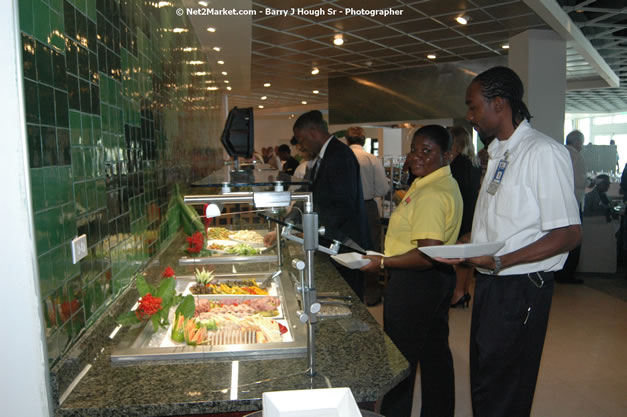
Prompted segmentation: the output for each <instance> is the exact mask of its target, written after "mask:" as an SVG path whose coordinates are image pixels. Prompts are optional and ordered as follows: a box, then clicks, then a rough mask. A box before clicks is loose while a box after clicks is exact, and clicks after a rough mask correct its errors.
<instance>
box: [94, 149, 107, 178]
mask: <svg viewBox="0 0 627 417" xmlns="http://www.w3.org/2000/svg"><path fill="white" fill-rule="evenodd" d="M94 163H95V172H94V176H95V177H96V178H102V177H104V174H105V173H104V152H103V150H102V147H100V146H97V147H95V148H94Z"/></svg>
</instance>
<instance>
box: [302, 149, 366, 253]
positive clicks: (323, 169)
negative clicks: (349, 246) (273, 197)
mask: <svg viewBox="0 0 627 417" xmlns="http://www.w3.org/2000/svg"><path fill="white" fill-rule="evenodd" d="M311 191H312V192H313V203H314V210H315V211H316V212H317V213H318V223H319V224H320V225H322V226H325V228H326V233H325V236H326V237H328V238H331V239H336V240H339V241H345V240H346V238H347V237H349V238H351V239H352V240H354V241H355V242H356V243H357V244H359V245H360V246H361V247H362V248H364V249H371V248H372V243H371V238H370V231H369V229H368V219H367V217H366V208H365V205H364V196H363V191H362V188H361V177H360V174H359V163H358V162H357V158H355V154H354V153H353V151H352V150H351V149H350V148H349V147H348V146H346V145H345V144H343V143H342V142H340V141H339V140H338V139H337V138H336V137H333V138H331V141H330V142H329V144H328V145H327V148H326V150H325V152H324V158H322V159H321V160H320V162H319V166H318V168H317V170H316V178H315V179H314V180H313V184H312V187H311Z"/></svg>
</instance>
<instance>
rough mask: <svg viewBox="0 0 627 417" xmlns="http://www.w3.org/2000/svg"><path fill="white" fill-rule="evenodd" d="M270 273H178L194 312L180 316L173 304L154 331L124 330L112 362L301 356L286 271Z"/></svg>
mask: <svg viewBox="0 0 627 417" xmlns="http://www.w3.org/2000/svg"><path fill="white" fill-rule="evenodd" d="M272 276H273V274H272V273H240V274H237V273H236V274H215V273H214V272H213V271H208V270H206V269H205V268H196V270H195V274H194V276H178V277H177V280H176V290H177V293H178V294H180V295H188V294H192V295H193V296H194V304H195V313H194V316H193V317H190V318H185V317H184V316H182V315H178V314H176V313H175V309H174V308H172V311H170V314H169V317H168V321H169V323H170V325H169V327H167V328H166V329H159V330H157V331H156V332H155V331H154V330H153V328H152V327H151V326H149V325H147V326H144V327H143V328H142V329H137V330H136V331H135V332H129V334H128V335H127V337H126V338H125V339H124V340H122V341H121V343H120V344H119V345H118V346H117V348H116V349H115V350H114V351H113V353H112V355H111V360H112V362H114V363H127V362H135V361H142V360H176V359H190V358H206V359H211V358H216V359H224V358H229V359H237V358H240V359H243V358H246V357H253V356H254V358H255V359H264V358H277V357H278V358H282V357H297V356H304V355H305V354H306V353H307V336H306V328H305V325H304V324H303V323H301V322H300V321H299V320H298V318H297V317H296V312H297V310H298V300H297V299H296V292H295V290H294V288H293V284H292V282H291V280H290V279H289V277H288V274H287V273H282V274H280V275H279V276H277V277H276V278H272ZM271 278H272V279H271ZM262 287H263V288H262Z"/></svg>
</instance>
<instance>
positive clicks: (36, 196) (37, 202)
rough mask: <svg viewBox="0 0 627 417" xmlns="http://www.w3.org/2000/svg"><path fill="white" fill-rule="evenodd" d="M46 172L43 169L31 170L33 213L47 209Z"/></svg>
mask: <svg viewBox="0 0 627 417" xmlns="http://www.w3.org/2000/svg"><path fill="white" fill-rule="evenodd" d="M44 171H45V170H44V169H43V168H37V169H31V170H30V186H31V195H32V198H33V211H35V212H37V211H39V210H42V209H44V208H45V207H46V197H45V188H44Z"/></svg>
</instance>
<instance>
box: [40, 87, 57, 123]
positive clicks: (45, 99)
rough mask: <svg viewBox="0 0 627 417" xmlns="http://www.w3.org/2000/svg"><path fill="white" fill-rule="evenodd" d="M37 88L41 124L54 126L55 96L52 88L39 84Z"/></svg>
mask: <svg viewBox="0 0 627 417" xmlns="http://www.w3.org/2000/svg"><path fill="white" fill-rule="evenodd" d="M37 87H38V89H37V92H38V94H39V116H40V117H41V124H44V125H50V126H54V124H55V120H54V94H53V91H52V88H51V87H48V86H47V85H44V84H39V85H38V86H37Z"/></svg>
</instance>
